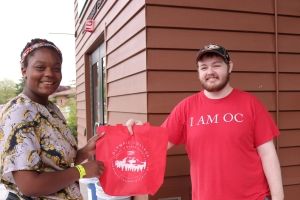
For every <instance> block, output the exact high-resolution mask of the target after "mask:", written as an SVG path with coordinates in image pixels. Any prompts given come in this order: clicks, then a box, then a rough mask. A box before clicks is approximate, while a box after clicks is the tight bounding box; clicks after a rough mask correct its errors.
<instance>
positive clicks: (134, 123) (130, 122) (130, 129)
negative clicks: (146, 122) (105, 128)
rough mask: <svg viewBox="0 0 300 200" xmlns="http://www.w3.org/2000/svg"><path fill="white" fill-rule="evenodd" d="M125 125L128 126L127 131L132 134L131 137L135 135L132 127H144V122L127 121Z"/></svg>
mask: <svg viewBox="0 0 300 200" xmlns="http://www.w3.org/2000/svg"><path fill="white" fill-rule="evenodd" d="M125 125H126V126H127V129H128V131H129V133H130V135H132V134H133V130H132V127H133V126H134V125H143V122H141V121H139V120H135V119H129V120H127V122H126V123H125Z"/></svg>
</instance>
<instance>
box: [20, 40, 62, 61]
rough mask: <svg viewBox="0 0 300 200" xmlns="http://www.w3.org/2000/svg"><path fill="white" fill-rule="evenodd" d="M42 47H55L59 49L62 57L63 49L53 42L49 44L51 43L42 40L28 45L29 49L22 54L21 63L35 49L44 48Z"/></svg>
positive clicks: (58, 51)
mask: <svg viewBox="0 0 300 200" xmlns="http://www.w3.org/2000/svg"><path fill="white" fill-rule="evenodd" d="M42 47H51V48H53V49H54V50H56V51H57V53H58V54H59V56H60V58H62V54H61V51H60V50H59V49H58V48H57V47H56V46H55V45H53V44H49V43H46V42H40V43H36V44H34V45H32V46H30V47H28V48H27V49H25V51H24V52H23V53H22V56H21V63H22V64H23V62H24V60H25V58H26V57H27V56H28V55H29V54H30V53H31V52H32V51H34V50H36V49H38V48H42Z"/></svg>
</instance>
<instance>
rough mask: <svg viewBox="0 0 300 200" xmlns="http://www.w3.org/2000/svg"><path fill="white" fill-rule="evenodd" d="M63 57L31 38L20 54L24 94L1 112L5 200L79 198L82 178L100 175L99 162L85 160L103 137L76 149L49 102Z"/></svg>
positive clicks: (0, 155)
mask: <svg viewBox="0 0 300 200" xmlns="http://www.w3.org/2000/svg"><path fill="white" fill-rule="evenodd" d="M61 65H62V54H61V52H60V50H59V49H58V48H57V47H56V46H55V44H53V43H52V42H50V41H47V40H44V39H33V40H31V42H29V43H27V45H26V46H25V48H24V49H23V51H22V53H21V71H22V75H23V78H24V80H25V86H24V90H23V92H22V93H21V94H19V95H18V96H17V97H15V98H14V99H12V100H11V101H9V102H8V103H7V104H6V105H5V106H4V107H3V109H2V110H1V112H0V166H1V168H0V177H1V182H2V183H3V184H4V185H5V186H6V188H7V189H8V190H9V191H10V194H9V197H8V198H7V199H81V198H82V197H81V195H80V191H79V186H78V179H79V178H82V177H86V178H89V177H99V176H100V175H101V174H102V172H103V170H104V166H103V163H102V162H100V161H95V160H91V161H87V162H85V163H83V164H82V165H80V163H82V162H83V161H85V160H86V159H87V158H88V157H89V156H93V155H94V152H95V144H96V141H97V140H98V139H99V136H94V137H93V138H91V139H90V140H89V141H88V143H87V145H86V146H85V147H83V148H82V149H80V150H77V143H76V139H75V138H74V136H73V135H72V133H71V131H70V129H69V128H68V127H67V124H66V121H65V119H64V117H63V115H62V113H61V112H60V111H59V109H58V108H57V107H56V106H55V105H54V104H53V103H51V102H50V101H49V100H48V97H49V96H50V95H51V94H53V93H54V92H55V91H56V89H57V88H58V86H59V84H60V81H61V79H62V74H61Z"/></svg>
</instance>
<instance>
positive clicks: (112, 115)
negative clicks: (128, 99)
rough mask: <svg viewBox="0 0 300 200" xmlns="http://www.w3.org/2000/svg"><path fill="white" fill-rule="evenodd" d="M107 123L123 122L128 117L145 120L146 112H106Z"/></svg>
mask: <svg viewBox="0 0 300 200" xmlns="http://www.w3.org/2000/svg"><path fill="white" fill-rule="evenodd" d="M108 118H109V124H112V125H114V124H124V123H125V122H126V121H127V120H128V119H137V120H141V121H142V122H147V121H148V120H147V114H141V113H132V112H130V113H128V112H118V111H117V112H114V111H110V112H108Z"/></svg>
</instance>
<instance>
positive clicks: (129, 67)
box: [107, 51, 146, 83]
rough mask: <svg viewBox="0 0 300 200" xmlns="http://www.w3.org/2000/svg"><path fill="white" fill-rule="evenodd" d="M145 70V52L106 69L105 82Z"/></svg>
mask: <svg viewBox="0 0 300 200" xmlns="http://www.w3.org/2000/svg"><path fill="white" fill-rule="evenodd" d="M145 70H146V51H142V52H140V53H138V54H136V55H134V56H133V57H131V58H130V59H128V60H125V61H124V62H121V63H119V64H117V65H115V66H113V67H110V68H108V69H107V82H108V83H110V82H112V81H116V80H118V79H122V78H123V77H127V76H129V75H132V74H135V73H139V72H141V71H145Z"/></svg>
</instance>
